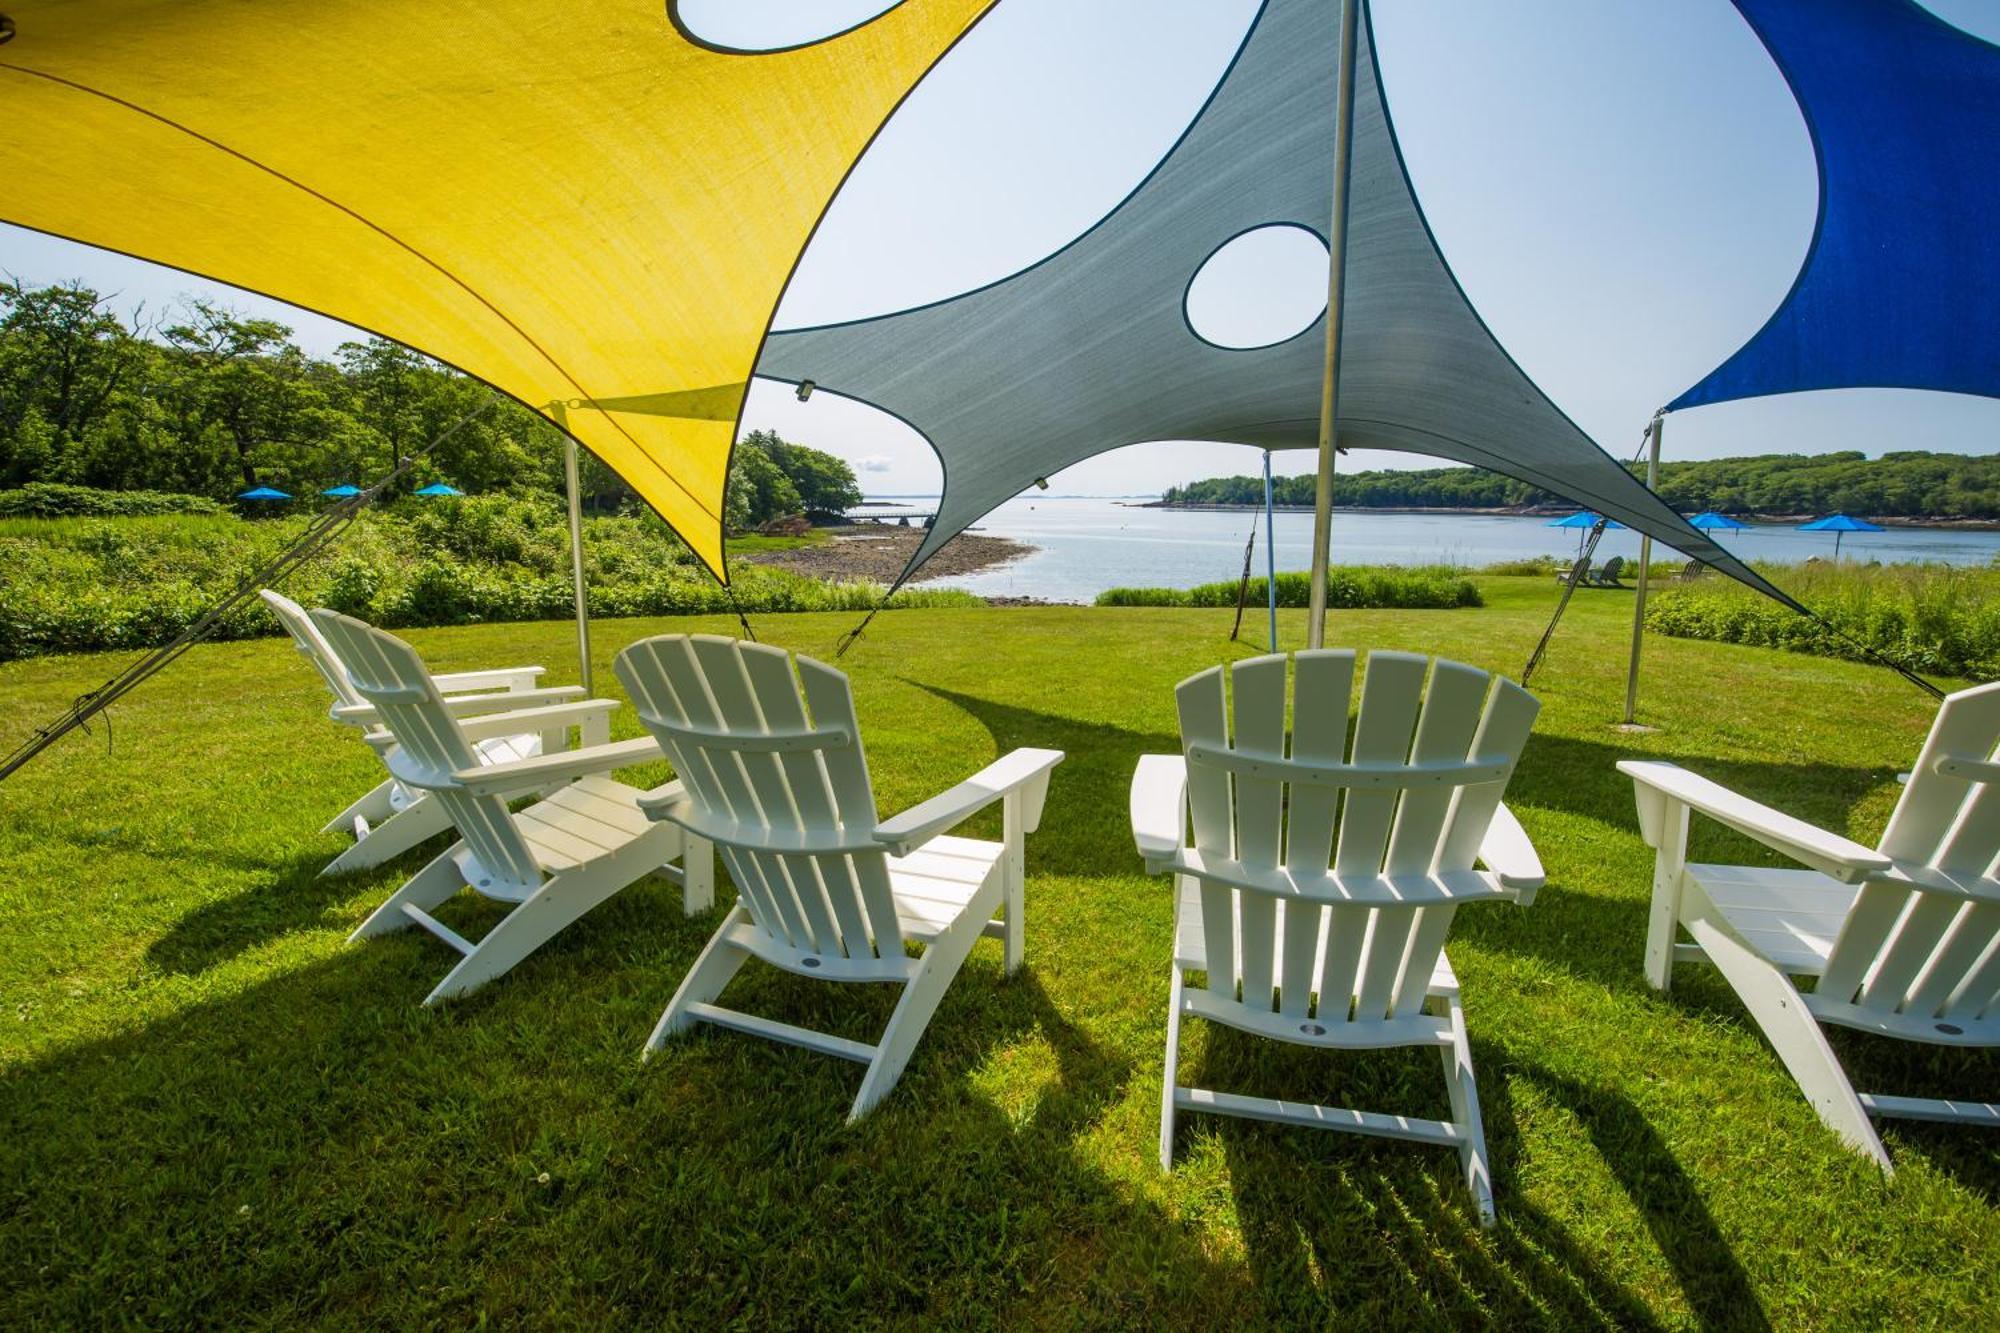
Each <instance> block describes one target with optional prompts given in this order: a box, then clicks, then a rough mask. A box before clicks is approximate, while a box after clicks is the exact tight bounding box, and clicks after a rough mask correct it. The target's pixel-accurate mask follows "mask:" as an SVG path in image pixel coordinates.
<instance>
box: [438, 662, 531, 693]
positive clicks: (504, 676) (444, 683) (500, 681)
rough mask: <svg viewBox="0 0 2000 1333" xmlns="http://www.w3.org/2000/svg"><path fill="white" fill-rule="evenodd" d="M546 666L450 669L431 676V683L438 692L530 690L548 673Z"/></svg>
mask: <svg viewBox="0 0 2000 1333" xmlns="http://www.w3.org/2000/svg"><path fill="white" fill-rule="evenodd" d="M548 670H549V669H548V668H547V667H539V666H524V667H494V668H493V669H492V670H490V671H452V672H447V673H446V674H444V675H441V676H432V677H431V684H433V685H435V686H437V687H438V693H440V694H462V693H464V692H465V691H467V690H532V689H534V688H535V687H536V685H537V684H539V683H540V681H541V679H542V677H543V676H545V675H547V674H548Z"/></svg>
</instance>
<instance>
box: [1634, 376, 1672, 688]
mask: <svg viewBox="0 0 2000 1333" xmlns="http://www.w3.org/2000/svg"><path fill="white" fill-rule="evenodd" d="M1666 419H1667V414H1666V412H1665V411H1664V410H1663V411H1659V412H1655V413H1654V414H1653V425H1652V429H1651V430H1650V431H1649V432H1648V433H1649V434H1650V435H1651V436H1652V438H1651V439H1650V440H1649V441H1648V442H1647V455H1646V489H1647V490H1649V491H1652V492H1654V493H1655V494H1657V493H1658V492H1659V489H1660V432H1661V429H1662V427H1663V425H1664V423H1665V422H1666ZM1652 565H1653V539H1652V537H1650V536H1648V535H1647V534H1645V533H1643V532H1642V533H1640V534H1639V591H1638V593H1637V594H1636V595H1634V597H1633V598H1632V660H1631V663H1630V664H1629V665H1628V666H1627V667H1626V671H1625V723H1624V725H1626V726H1628V727H1635V726H1637V725H1639V717H1638V710H1639V644H1640V642H1641V641H1642V640H1643V639H1644V638H1645V636H1646V578H1647V575H1648V574H1649V573H1650V572H1651V571H1652Z"/></svg>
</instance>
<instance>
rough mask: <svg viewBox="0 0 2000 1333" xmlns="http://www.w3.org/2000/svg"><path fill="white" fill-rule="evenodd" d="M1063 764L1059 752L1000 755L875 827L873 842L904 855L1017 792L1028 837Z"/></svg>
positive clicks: (1061, 754)
mask: <svg viewBox="0 0 2000 1333" xmlns="http://www.w3.org/2000/svg"><path fill="white" fill-rule="evenodd" d="M1062 761H1063V752H1062V751H1061V750H1036V749H1030V748H1026V747H1024V748H1022V749H1019V750H1014V751H1012V752H1011V753H1008V754H1004V755H1002V756H1000V758H998V759H996V760H994V761H993V762H992V763H990V764H988V765H987V766H986V767H985V768H982V769H980V770H979V771H978V772H977V773H974V774H973V775H972V776H971V777H969V778H967V779H966V780H965V781H963V782H961V783H959V784H958V785H957V786H956V787H953V788H952V789H951V790H950V791H946V792H940V793H938V794H937V795H936V796H933V797H931V798H930V799H929V800H928V801H925V802H923V803H922V804H920V805H913V806H911V807H910V808H909V809H908V810H905V811H904V812H903V813H902V814H900V815H897V816H895V817H894V818H893V819H887V820H884V821H883V822H881V823H880V824H877V825H876V826H875V841H877V842H879V843H883V844H885V845H886V846H887V847H888V848H889V850H890V851H891V852H893V853H895V854H896V855H897V856H908V855H909V854H910V852H911V851H913V850H914V849H916V848H918V847H921V846H923V845H924V844H925V843H927V842H929V841H930V840H931V839H932V838H935V837H936V836H937V835H938V834H940V833H943V832H946V831H947V830H949V829H952V828H955V827H957V826H958V825H960V824H963V823H964V822H965V821H966V820H968V819H970V818H972V816H974V815H976V814H978V813H979V812H980V811H981V810H984V809H985V808H986V807H987V806H989V805H992V804H993V803H994V802H995V801H997V800H1000V799H1001V798H1002V797H1004V796H1006V795H1008V793H1010V792H1016V791H1018V792H1020V793H1021V794H1022V796H1023V798H1024V799H1023V801H1022V811H1021V814H1022V819H1021V823H1022V828H1021V832H1022V833H1024V834H1025V833H1033V832H1034V831H1035V829H1036V827H1037V826H1039V825H1040V824H1041V822H1042V803H1043V801H1044V800H1045V799H1046V798H1047V796H1048V790H1049V771H1050V770H1051V769H1053V768H1054V767H1055V766H1056V765H1057V764H1060V763H1061V762H1062Z"/></svg>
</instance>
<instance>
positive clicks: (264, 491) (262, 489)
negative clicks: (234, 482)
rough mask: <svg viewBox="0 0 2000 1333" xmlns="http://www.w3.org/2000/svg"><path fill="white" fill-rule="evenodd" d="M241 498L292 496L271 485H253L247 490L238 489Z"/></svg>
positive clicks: (255, 498)
mask: <svg viewBox="0 0 2000 1333" xmlns="http://www.w3.org/2000/svg"><path fill="white" fill-rule="evenodd" d="M236 498H237V499H239V500H289V499H291V498H292V497H291V496H289V495H287V494H285V493H284V492H283V491H281V490H276V489H274V488H272V487H270V486H253V487H251V488H250V489H249V490H247V491H238V492H237V493H236Z"/></svg>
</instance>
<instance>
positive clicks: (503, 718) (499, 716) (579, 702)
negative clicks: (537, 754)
mask: <svg viewBox="0 0 2000 1333" xmlns="http://www.w3.org/2000/svg"><path fill="white" fill-rule="evenodd" d="M515 697H517V698H518V697H519V696H518V695H517V696H515ZM618 706H619V704H618V701H617V700H616V699H572V700H570V701H569V702H567V703H557V704H548V705H545V706H543V707H540V708H515V709H509V710H508V711H507V712H504V713H482V714H480V715H479V716H477V717H469V718H465V719H463V720H462V721H460V722H459V724H458V729H459V731H460V732H461V733H463V734H464V736H465V739H467V740H469V741H483V740H487V739H489V738H491V737H494V736H517V735H520V734H522V733H524V732H544V733H546V732H551V731H561V730H564V729H566V728H569V727H582V728H583V729H584V732H583V739H584V743H585V744H586V745H588V744H590V743H591V742H592V741H593V740H594V739H595V740H600V741H601V740H602V739H604V737H605V735H606V733H605V731H604V730H603V729H604V728H606V727H608V726H609V725H610V723H609V720H608V719H609V718H610V715H611V714H612V712H614V711H615V710H616V709H617V708H618ZM593 731H595V732H596V736H595V737H593V736H592V734H591V733H592V732H593Z"/></svg>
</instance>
